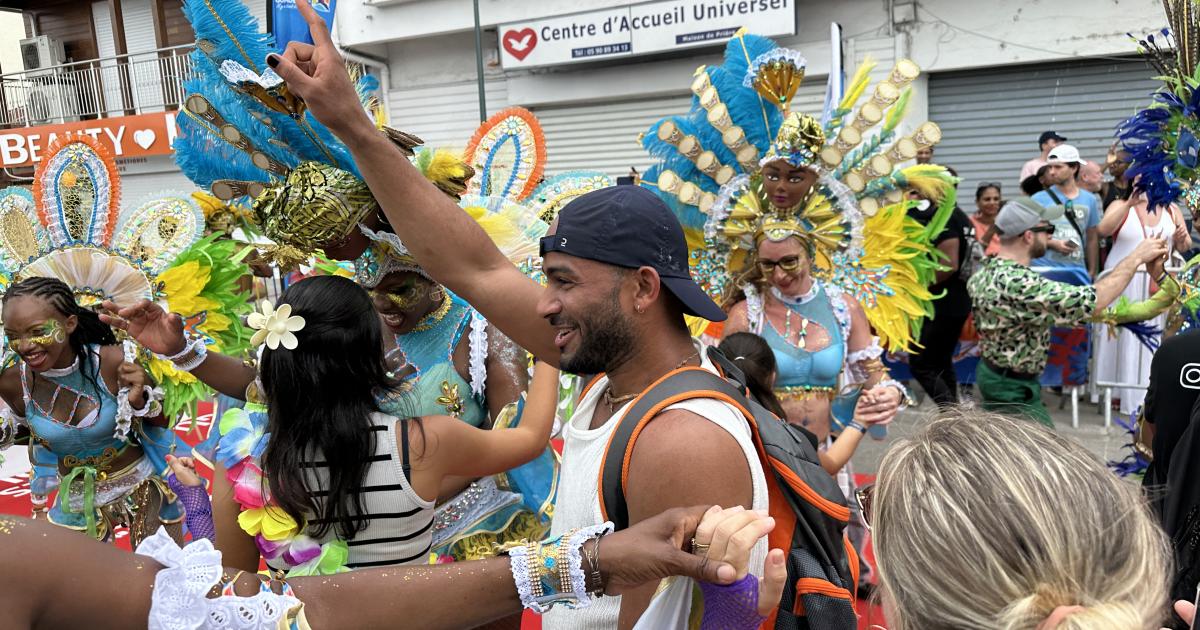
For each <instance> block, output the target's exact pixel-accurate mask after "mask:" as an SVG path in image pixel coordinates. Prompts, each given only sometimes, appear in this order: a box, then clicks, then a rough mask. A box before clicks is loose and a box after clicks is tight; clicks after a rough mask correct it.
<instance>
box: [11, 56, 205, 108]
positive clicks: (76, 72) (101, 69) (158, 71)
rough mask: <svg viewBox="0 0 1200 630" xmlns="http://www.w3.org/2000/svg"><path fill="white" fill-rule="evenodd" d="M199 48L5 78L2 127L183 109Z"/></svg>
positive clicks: (106, 58) (80, 62)
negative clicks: (193, 58)
mask: <svg viewBox="0 0 1200 630" xmlns="http://www.w3.org/2000/svg"><path fill="white" fill-rule="evenodd" d="M193 47H194V46H193V45H192V44H187V45H183V46H174V47H171V48H161V49H158V50H154V51H150V52H143V53H133V54H128V55H117V56H114V57H104V58H102V59H91V60H88V61H77V62H74V63H68V64H63V65H58V66H51V67H49V68H42V69H39V70H26V71H24V72H13V73H10V74H5V75H0V99H2V100H0V127H26V126H36V125H48V124H55V123H64V122H72V121H76V120H81V119H87V118H103V117H107V116H125V115H130V114H142V113H147V112H157V111H164V110H169V109H178V108H179V105H180V102H181V101H182V99H183V82H184V80H186V79H187V78H189V77H190V76H191V74H192V61H191V59H190V58H189V57H188V53H190V52H191V51H192V48H193Z"/></svg>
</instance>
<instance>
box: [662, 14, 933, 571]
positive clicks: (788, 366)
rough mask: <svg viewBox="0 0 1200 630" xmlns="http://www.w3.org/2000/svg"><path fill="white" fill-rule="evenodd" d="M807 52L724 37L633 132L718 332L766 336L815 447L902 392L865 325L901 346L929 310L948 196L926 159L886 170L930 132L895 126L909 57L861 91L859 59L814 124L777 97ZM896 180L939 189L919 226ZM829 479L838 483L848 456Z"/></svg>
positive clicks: (792, 86) (846, 478) (848, 486)
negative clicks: (662, 111)
mask: <svg viewBox="0 0 1200 630" xmlns="http://www.w3.org/2000/svg"><path fill="white" fill-rule="evenodd" d="M805 63H806V62H805V60H804V57H803V56H802V55H801V54H800V53H799V52H797V51H793V50H788V49H785V48H780V47H778V46H776V45H775V43H774V42H773V41H771V40H770V39H767V38H763V37H757V36H753V35H747V34H745V33H739V34H738V35H737V36H735V37H734V38H733V39H732V40H730V42H729V44H727V47H726V54H725V61H724V63H723V64H722V65H721V66H719V67H707V68H703V69H702V70H703V71H700V72H697V73H696V75H695V77H696V78H695V79H694V81H693V83H692V86H691V87H692V92H693V94H695V98H694V99H693V103H692V109H691V111H690V112H689V113H688V115H686V116H671V117H667V118H664V119H662V120H660V121H658V122H657V123H655V124H654V125H652V126H651V127H650V129H649V130H648V131H647V133H646V134H644V135H643V138H642V144H643V146H644V147H645V148H646V150H647V151H648V152H649V153H650V154H651V155H653V156H655V157H657V158H659V159H660V160H661V162H660V163H659V164H656V165H655V166H653V167H652V168H651V169H650V170H648V171H647V172H646V176H645V179H644V180H643V185H644V186H649V187H651V188H653V189H654V190H656V191H657V193H658V194H659V196H660V197H661V198H662V199H663V200H664V201H666V202H667V203H668V204H669V205H670V206H671V207H672V209H673V210H674V211H675V212H676V215H677V216H678V217H679V219H680V222H681V223H682V224H683V225H684V226H685V228H688V229H689V230H690V240H691V241H692V242H695V243H703V247H702V248H701V249H699V251H698V252H694V253H693V260H692V263H693V269H694V270H695V273H696V275H697V277H698V278H699V279H700V282H701V284H702V286H703V287H704V288H705V289H706V290H707V291H708V292H709V294H710V295H711V296H712V297H713V298H714V299H717V300H719V301H720V302H721V304H722V305H723V307H724V308H726V309H727V310H728V312H729V321H727V322H726V323H725V326H724V329H723V331H722V334H724V335H730V334H734V333H737V332H743V331H749V332H753V333H755V334H758V335H760V336H762V337H763V338H764V339H765V340H766V341H767V343H768V344H769V345H770V346H771V348H772V350H773V352H774V354H775V359H776V364H777V366H778V378H777V380H776V383H775V393H776V396H777V398H778V399H779V400H780V402H781V404H782V406H783V409H784V411H785V412H786V418H785V419H786V420H787V421H789V422H792V423H795V424H799V425H801V426H803V427H805V428H807V429H808V430H810V431H811V432H813V433H814V434H816V436H817V438H818V440H819V442H820V443H821V444H822V445H823V447H824V446H827V445H828V442H829V440H830V438H831V435H833V434H836V433H839V432H840V430H841V429H842V428H844V427H846V426H863V425H871V424H887V423H888V422H890V421H891V420H892V418H894V417H895V415H896V413H897V411H899V409H900V407H901V403H902V402H904V401H905V400H906V399H907V398H908V394H907V391H906V390H905V388H904V387H903V386H902V385H900V383H898V382H897V381H895V380H894V379H892V378H891V377H890V376H889V375H888V373H887V369H886V367H885V366H884V365H883V362H882V360H881V355H882V354H883V347H882V346H881V345H880V343H879V341H880V340H879V339H877V338H876V337H875V334H878V335H879V337H880V338H881V339H882V340H883V342H884V344H885V345H887V346H888V347H889V349H892V350H908V349H910V347H911V344H912V343H913V341H914V340H915V339H916V337H917V336H918V335H917V333H918V332H919V329H920V320H921V318H922V317H924V316H926V315H932V312H933V309H932V306H931V303H930V302H931V299H932V295H931V294H930V292H929V290H928V287H929V286H931V285H932V284H933V280H934V273H935V270H936V269H937V263H936V261H937V260H938V259H937V257H936V256H937V254H936V253H935V251H934V250H935V248H934V246H933V245H932V244H931V243H932V238H933V236H936V235H937V234H939V233H940V232H941V230H942V228H943V227H944V225H945V223H946V220H947V218H948V216H949V213H950V212H951V210H952V209H953V207H954V198H955V197H954V189H953V182H954V180H953V179H952V178H951V177H950V176H949V174H948V173H947V172H946V171H945V169H944V168H942V167H940V166H935V165H918V166H915V167H912V168H909V169H904V170H900V171H894V170H893V165H894V163H896V162H900V161H903V160H907V159H911V158H912V157H914V156H915V155H916V152H917V151H918V150H919V149H921V148H923V147H928V146H931V145H932V144H934V143H936V142H937V141H938V140H939V139H940V130H939V129H938V127H937V126H936V125H934V124H932V123H924V124H923V125H921V126H920V127H918V129H917V131H916V132H915V133H914V134H912V135H911V136H907V137H898V134H897V132H896V128H897V127H898V126H899V124H900V122H901V121H902V120H903V118H904V115H905V112H906V110H907V104H908V101H909V98H910V90H909V88H908V87H907V86H908V84H909V83H911V82H912V80H913V79H914V78H916V76H917V75H918V73H919V70H918V68H917V67H916V66H915V64H913V63H912V62H911V61H908V60H901V61H900V62H898V63H897V64H896V66H895V67H894V68H893V70H892V72H891V73H890V74H889V75H888V78H887V79H886V80H884V81H882V82H880V83H879V84H878V85H876V87H875V89H874V91H873V92H872V94H871V97H870V98H869V99H867V100H865V101H864V102H863V103H861V105H860V104H859V101H860V100H861V97H862V95H863V94H864V93H865V92H866V89H867V87H868V84H869V82H870V81H869V73H870V70H871V69H872V67H873V65H874V64H873V63H871V62H867V63H865V64H863V65H862V66H861V67H860V68H859V69H858V70H857V72H856V73H855V76H854V77H853V78H852V80H851V81H850V84H849V85H850V87H849V88H848V89H847V92H846V94H845V97H844V98H843V99H842V100H841V101H840V102H839V103H837V105H836V107H835V108H834V109H832V110H831V111H829V112H826V118H827V120H828V121H829V122H828V123H827V124H826V125H824V126H822V125H821V124H820V123H819V122H818V121H817V120H816V119H815V118H813V117H812V116H809V115H807V114H802V113H799V112H793V111H791V109H790V105H791V100H792V97H793V96H794V95H795V93H796V90H797V89H799V87H800V82H801V80H802V79H803V76H804V71H805ZM856 107H857V108H858V109H857V113H854V112H855V108H856ZM852 113H854V117H853V118H850V114H852ZM876 124H879V125H880V126H879V129H878V131H877V133H875V135H873V136H870V137H866V133H867V132H868V131H870V130H871V129H872V128H874V127H875V126H876ZM888 143H891V144H890V146H888ZM908 189H920V190H922V191H923V192H924V193H925V196H926V197H928V198H931V199H939V200H943V203H942V205H941V207H939V208H938V210H937V211H936V212H935V213H933V216H932V217H931V220H930V221H929V222H928V225H927V226H921V225H920V224H918V223H917V222H916V221H914V220H913V219H911V218H909V217H908V216H907V214H906V212H907V210H908V208H909V203H908V202H905V200H904V196H903V193H904V191H905V190H908ZM914 203H915V202H914ZM864 305H866V306H867V308H864ZM873 329H874V333H873ZM843 391H845V392H846V395H844V396H842V397H841V398H840V399H839V396H838V395H839V393H842V392H843ZM835 409H840V410H841V412H840V414H835ZM835 415H836V416H838V417H836V418H835ZM837 479H838V482H839V485H840V486H841V488H842V492H843V494H844V495H845V496H846V497H847V498H848V499H849V498H850V497H852V496H853V493H854V482H853V476H852V474H851V471H850V470H849V469H848V468H846V469H843V470H841V471H840V472H839V473H838V474H837ZM849 534H850V537H851V540H853V541H854V543H855V545H856V546H857V547H858V548H860V549H861V548H862V547H863V546H864V544H865V542H864V541H865V536H866V532H865V528H864V527H863V526H862V524H861V522H860V519H858V518H857V517H855V518H854V519H852V521H851V524H850V529H849ZM864 566H866V565H865V564H864ZM869 573H870V572H869V570H864V571H863V572H862V574H861V575H860V584H866V583H868V582H869V578H870V575H869Z"/></svg>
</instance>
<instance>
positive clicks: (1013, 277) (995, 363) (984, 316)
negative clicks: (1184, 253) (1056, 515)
mask: <svg viewBox="0 0 1200 630" xmlns="http://www.w3.org/2000/svg"><path fill="white" fill-rule="evenodd" d="M1062 215H1063V207H1062V206H1053V207H1049V208H1047V207H1044V206H1042V205H1041V204H1039V203H1037V202H1036V201H1034V200H1032V199H1030V198H1029V197H1018V198H1017V199H1014V200H1012V201H1010V202H1008V203H1007V204H1005V205H1004V207H1003V208H1001V209H1000V213H999V214H998V215H996V223H995V227H996V230H997V231H998V232H999V234H1000V251H999V252H998V253H997V254H996V255H995V256H994V257H991V258H988V259H987V262H985V263H984V265H983V267H982V268H981V269H980V270H979V271H977V272H975V274H973V275H972V276H971V279H970V281H968V283H967V291H968V292H969V293H970V294H971V302H972V305H973V306H974V312H975V328H976V330H978V331H979V346H980V351H981V355H982V358H981V361H980V362H979V367H978V368H977V369H976V372H975V377H976V383H977V385H978V386H979V393H980V395H981V397H982V399H983V407H984V408H985V409H989V410H992V411H999V412H1002V413H1012V414H1016V415H1024V416H1026V417H1028V418H1030V419H1033V420H1037V421H1039V422H1041V423H1043V424H1045V425H1047V426H1050V427H1053V426H1054V423H1053V421H1051V419H1050V414H1049V412H1047V411H1046V407H1045V406H1044V405H1043V404H1042V391H1041V384H1040V383H1039V380H1038V378H1039V376H1040V375H1041V373H1042V370H1043V369H1044V368H1045V367H1046V354H1047V349H1048V347H1049V345H1050V328H1051V327H1053V326H1067V327H1075V326H1081V325H1083V324H1084V323H1086V322H1088V321H1090V320H1092V318H1093V317H1096V316H1098V315H1100V314H1101V313H1102V312H1103V311H1104V309H1105V308H1106V307H1107V306H1108V305H1109V304H1110V303H1112V302H1113V301H1114V300H1116V298H1117V296H1119V295H1120V294H1121V291H1122V290H1124V288H1125V285H1127V284H1129V280H1130V279H1131V278H1133V272H1134V271H1136V270H1137V268H1138V267H1139V266H1141V265H1142V264H1146V265H1147V267H1146V270H1147V271H1148V272H1149V273H1150V274H1151V277H1155V278H1159V281H1160V285H1161V286H1162V287H1163V290H1164V291H1170V290H1171V289H1170V287H1172V286H1174V282H1173V281H1172V280H1170V279H1169V276H1166V274H1164V273H1163V271H1162V262H1163V259H1164V257H1165V256H1166V253H1167V245H1166V241H1164V240H1162V239H1155V238H1148V239H1146V240H1144V241H1142V242H1141V243H1140V244H1138V246H1137V248H1136V249H1134V250H1133V252H1132V253H1131V254H1130V255H1129V256H1128V257H1126V258H1125V259H1124V260H1122V261H1121V263H1120V264H1118V265H1117V266H1116V267H1115V268H1114V269H1113V270H1112V271H1111V272H1109V273H1108V274H1107V275H1105V276H1104V277H1103V278H1101V279H1100V280H1099V281H1097V282H1096V284H1095V285H1094V286H1075V285H1071V284H1066V283H1063V282H1055V281H1053V280H1049V279H1047V278H1044V277H1042V276H1041V275H1039V274H1037V273H1036V272H1034V271H1033V270H1032V269H1030V268H1029V264H1030V262H1031V261H1032V260H1033V259H1035V258H1037V257H1039V256H1041V255H1043V254H1045V253H1046V247H1047V245H1048V242H1049V240H1050V234H1051V233H1052V232H1053V231H1054V229H1055V228H1054V226H1053V224H1052V222H1053V221H1055V220H1056V219H1059V218H1061V217H1062ZM1174 290H1175V291H1178V288H1177V287H1175V288H1174Z"/></svg>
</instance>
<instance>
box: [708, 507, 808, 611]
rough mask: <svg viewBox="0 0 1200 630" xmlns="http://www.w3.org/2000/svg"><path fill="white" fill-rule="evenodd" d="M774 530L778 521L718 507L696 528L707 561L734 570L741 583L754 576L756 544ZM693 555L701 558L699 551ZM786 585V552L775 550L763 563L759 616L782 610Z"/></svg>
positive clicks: (713, 508) (759, 584)
mask: <svg viewBox="0 0 1200 630" xmlns="http://www.w3.org/2000/svg"><path fill="white" fill-rule="evenodd" d="M774 527H775V519H773V518H771V517H769V516H765V515H763V514H760V513H758V512H755V511H746V510H745V509H744V508H742V507H741V506H738V507H734V508H729V509H726V510H722V509H721V507H720V506H718V505H714V506H712V507H711V508H709V509H708V512H706V513H705V514H704V520H702V521H700V525H699V527H697V528H696V536H695V542H696V547H698V548H700V549H704V550H705V553H704V554H702V555H704V556H705V558H706V559H707V560H710V561H716V562H721V563H724V564H728V565H730V566H732V567H733V568H734V569H735V570H736V571H737V578H738V579H739V580H740V579H742V578H744V577H746V575H747V574H748V573H749V572H750V552H751V550H753V549H754V545H755V543H757V542H758V539H759V538H761V537H762V536H765V535H766V534H768V533H770V531H771V529H774ZM764 530H765V531H764ZM760 531H761V532H762V533H758V532H760ZM693 553H697V554H698V555H701V554H699V553H698V552H697V551H695V550H693ZM786 582H787V557H786V556H785V554H784V552H783V550H781V549H772V550H771V551H770V552H769V553H768V554H767V557H766V559H765V560H764V561H763V579H762V580H760V581H759V583H758V611H757V612H758V614H759V616H762V617H766V616H768V615H770V614H771V611H773V610H775V609H776V608H778V607H779V599H780V598H781V597H783V587H784V584H785V583H786Z"/></svg>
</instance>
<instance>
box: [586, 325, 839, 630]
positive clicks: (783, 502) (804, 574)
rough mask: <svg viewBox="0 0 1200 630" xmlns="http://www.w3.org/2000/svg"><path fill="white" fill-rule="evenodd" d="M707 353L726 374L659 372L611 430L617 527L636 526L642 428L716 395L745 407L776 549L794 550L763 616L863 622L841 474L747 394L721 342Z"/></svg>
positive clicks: (607, 490) (781, 620)
mask: <svg viewBox="0 0 1200 630" xmlns="http://www.w3.org/2000/svg"><path fill="white" fill-rule="evenodd" d="M708 358H709V360H711V361H712V362H713V363H714V365H716V366H717V368H718V369H720V370H721V372H722V373H723V374H724V375H725V376H724V377H722V376H720V375H717V374H714V373H712V372H709V371H708V370H705V369H703V368H700V367H685V368H680V369H678V370H675V371H674V372H671V373H669V374H667V375H666V376H664V377H663V378H661V379H659V381H658V382H656V383H654V384H653V385H651V386H650V388H649V389H647V390H646V391H644V392H642V393H641V394H640V395H639V396H638V397H637V398H636V399H635V400H634V401H633V402H632V403H631V407H630V409H629V411H628V412H627V413H626V414H625V416H624V417H623V418H622V420H621V421H620V424H619V425H618V426H617V428H616V429H615V430H614V431H613V434H612V437H610V438H609V442H608V447H607V449H606V451H605V454H604V462H603V464H602V466H601V468H600V480H599V483H600V486H599V487H600V497H601V504H600V509H601V511H602V513H603V514H604V517H605V518H606V519H607V520H610V521H612V522H613V523H614V524H615V525H616V528H617V529H618V530H620V529H624V528H626V527H628V526H629V511H628V506H627V505H626V503H625V490H626V488H625V483H626V479H627V475H628V473H629V462H630V459H631V456H632V454H633V446H634V443H635V441H636V440H637V436H638V434H640V433H641V430H642V428H644V427H645V425H646V424H647V423H649V422H650V421H652V420H653V419H654V417H655V416H657V415H658V414H659V413H660V412H662V410H663V409H666V408H667V407H669V406H671V405H674V404H678V403H680V402H683V401H686V400H693V399H697V398H713V399H716V400H719V401H722V402H726V403H729V404H730V405H733V406H734V407H735V408H737V409H738V410H739V411H741V413H742V415H743V416H745V418H746V421H747V422H749V423H750V429H751V433H752V434H753V436H754V444H755V447H756V449H757V451H758V456H759V461H760V463H761V464H762V466H763V470H764V472H765V476H766V480H767V489H768V497H769V500H770V507H769V512H770V514H771V516H772V517H774V518H775V523H776V525H775V529H774V531H772V532H771V534H770V535H769V537H768V542H769V544H770V548H771V549H783V550H785V551H787V554H788V561H787V571H788V582H787V585H786V587H785V588H784V592H783V597H782V599H781V600H780V602H779V608H778V610H776V612H775V613H774V614H773V615H771V616H770V617H769V618H768V619H767V621H766V622H765V623H764V624H763V626H762V627H763V628H764V629H771V628H775V629H778V630H802V629H819V630H843V629H845V630H852V629H854V628H857V627H858V619H857V615H856V613H855V609H854V604H855V598H856V595H855V589H856V586H857V584H858V555H857V554H856V553H855V551H854V548H853V547H852V546H851V545H850V543H849V540H848V539H847V538H846V535H845V529H846V523H847V521H848V520H849V518H850V509H849V508H848V507H847V505H846V498H845V496H844V495H843V494H842V491H841V489H840V488H839V487H838V485H837V482H836V480H835V479H834V478H833V477H832V476H831V475H830V474H829V473H827V472H825V469H824V468H822V467H821V463H820V460H819V459H818V458H817V451H816V449H814V448H813V446H812V443H811V442H809V441H808V439H806V438H805V437H804V436H803V435H802V434H801V432H800V430H799V429H798V428H797V427H793V426H792V425H790V424H788V423H786V422H783V421H781V420H780V419H779V418H777V417H775V416H774V415H773V414H772V413H771V412H769V411H767V410H766V409H765V408H764V407H763V406H762V405H760V404H758V403H757V402H755V401H754V400H753V399H751V398H750V397H749V396H748V395H747V390H746V387H745V385H744V382H745V380H744V379H745V377H744V376H743V375H742V372H741V370H740V369H738V367H737V366H736V365H734V364H733V363H732V362H731V361H729V360H728V359H727V358H725V356H724V355H722V354H721V353H720V351H718V350H717V349H715V348H709V349H708Z"/></svg>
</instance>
